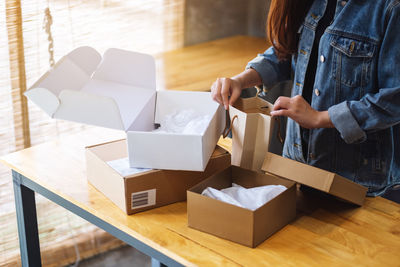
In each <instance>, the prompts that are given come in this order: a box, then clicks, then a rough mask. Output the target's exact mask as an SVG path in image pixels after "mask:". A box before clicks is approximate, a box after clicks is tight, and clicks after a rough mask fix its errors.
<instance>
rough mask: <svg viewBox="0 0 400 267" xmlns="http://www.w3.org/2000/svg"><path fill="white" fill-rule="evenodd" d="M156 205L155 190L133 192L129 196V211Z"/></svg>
mask: <svg viewBox="0 0 400 267" xmlns="http://www.w3.org/2000/svg"><path fill="white" fill-rule="evenodd" d="M155 204H156V189H150V190H146V191H140V192H134V193H132V195H131V209H132V210H133V209H138V208H144V207H148V206H153V205H155Z"/></svg>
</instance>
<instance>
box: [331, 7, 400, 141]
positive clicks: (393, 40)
mask: <svg viewBox="0 0 400 267" xmlns="http://www.w3.org/2000/svg"><path fill="white" fill-rule="evenodd" d="M399 25H400V4H399V2H396V5H393V6H392V9H390V10H388V16H387V28H386V31H385V35H384V37H383V39H382V43H381V47H380V50H379V54H378V67H377V70H378V73H377V75H378V81H379V82H378V86H379V90H378V92H377V93H375V94H366V95H364V96H363V97H362V98H361V99H360V100H359V101H345V102H342V103H339V104H337V105H334V106H332V107H330V108H329V109H328V113H329V116H330V119H331V121H332V123H333V124H334V125H335V127H336V129H337V130H338V131H339V132H340V134H341V136H342V138H343V139H344V141H345V142H346V143H349V144H351V143H360V142H363V141H365V140H366V139H367V133H369V132H374V131H378V130H382V129H385V128H388V127H391V126H393V125H395V124H397V123H399V122H400V50H399V48H398V46H399V44H400V34H399V30H398V26H399Z"/></svg>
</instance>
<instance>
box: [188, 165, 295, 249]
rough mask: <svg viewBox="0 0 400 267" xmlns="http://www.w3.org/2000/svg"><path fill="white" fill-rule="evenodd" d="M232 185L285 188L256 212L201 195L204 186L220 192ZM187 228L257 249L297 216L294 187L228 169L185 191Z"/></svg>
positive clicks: (272, 177) (273, 178) (257, 174)
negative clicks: (281, 186)
mask: <svg viewBox="0 0 400 267" xmlns="http://www.w3.org/2000/svg"><path fill="white" fill-rule="evenodd" d="M232 183H236V184H239V185H241V186H243V187H246V188H250V187H257V186H263V185H284V186H286V187H287V189H286V190H285V191H283V192H282V193H281V194H279V195H278V196H276V197H275V198H273V199H272V200H270V201H269V202H267V203H266V204H264V205H263V206H261V207H260V208H258V209H256V210H255V211H252V210H249V209H245V208H241V207H238V206H234V205H231V204H228V203H225V202H222V201H219V200H216V199H213V198H210V197H207V196H203V195H201V193H202V192H203V190H204V189H206V188H207V187H209V186H210V187H213V188H215V189H218V190H221V189H223V188H227V187H231V186H232ZM187 213H188V225H189V227H192V228H194V229H197V230H200V231H203V232H206V233H210V234H213V235H216V236H218V237H222V238H225V239H228V240H231V241H233V242H236V243H239V244H242V245H245V246H248V247H256V246H257V245H259V244H260V243H262V242H263V241H264V240H265V239H267V238H268V237H270V236H271V235H272V234H274V233H275V232H277V231H278V230H279V229H281V228H283V227H284V226H285V225H287V224H288V223H289V222H290V221H292V220H294V218H295V216H296V184H295V183H294V182H292V181H289V180H287V179H282V178H279V177H277V176H275V175H270V174H262V173H260V172H255V171H251V170H247V169H244V168H240V167H237V166H230V167H228V168H226V169H225V170H223V171H221V172H219V173H217V174H214V175H213V176H211V177H210V178H208V179H206V180H204V181H202V182H200V183H199V184H197V185H196V186H194V187H192V188H191V189H189V190H188V191H187Z"/></svg>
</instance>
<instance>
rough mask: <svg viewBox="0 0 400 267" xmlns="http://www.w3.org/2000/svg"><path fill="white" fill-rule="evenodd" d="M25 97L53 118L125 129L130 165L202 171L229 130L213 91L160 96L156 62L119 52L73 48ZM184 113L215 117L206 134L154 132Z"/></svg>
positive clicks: (172, 92)
mask: <svg viewBox="0 0 400 267" xmlns="http://www.w3.org/2000/svg"><path fill="white" fill-rule="evenodd" d="M25 95H26V96H27V97H28V98H29V99H30V100H31V101H32V102H34V103H35V104H36V105H38V106H39V107H40V108H42V109H43V110H44V111H45V112H46V113H47V114H48V115H49V116H51V117H52V118H57V119H63V120H70V121H75V122H80V123H86V124H90V125H96V126H102V127H107V128H113V129H119V130H124V131H126V132H127V139H128V152H129V163H130V165H131V167H142V168H153V169H172V170H195V171H203V170H204V169H205V167H206V166H207V162H208V160H209V158H210V156H211V154H212V153H213V150H214V148H215V145H216V144H217V142H218V139H219V137H220V135H221V133H222V131H223V129H224V126H225V114H224V111H223V107H222V106H220V105H219V104H218V103H216V102H214V101H212V99H211V96H210V93H209V92H182V91H158V92H157V91H156V68H155V60H154V58H153V57H152V56H150V55H146V54H141V53H135V52H130V51H125V50H120V49H115V48H111V49H108V50H107V51H106V52H105V53H104V56H103V57H101V55H100V54H99V53H98V52H97V51H96V50H95V49H93V48H91V47H79V48H77V49H75V50H73V51H72V52H70V53H69V54H67V55H66V56H64V57H63V58H61V59H60V61H58V62H57V64H56V65H55V66H54V67H53V68H52V69H51V70H49V71H48V72H47V73H45V74H44V75H43V76H42V77H41V78H40V79H39V80H38V81H37V82H36V83H35V84H34V85H33V86H32V87H31V89H29V90H28V91H27V92H25ZM182 109H194V110H195V111H196V112H198V114H199V115H209V116H210V118H211V121H210V124H209V125H208V127H207V129H206V130H205V132H204V133H201V134H198V135H194V134H192V135H183V134H170V133H162V132H151V131H152V130H154V129H155V124H159V123H160V122H161V121H162V120H163V118H164V117H165V116H166V115H168V114H170V113H173V112H174V111H176V110H182ZM189 152H190V153H189Z"/></svg>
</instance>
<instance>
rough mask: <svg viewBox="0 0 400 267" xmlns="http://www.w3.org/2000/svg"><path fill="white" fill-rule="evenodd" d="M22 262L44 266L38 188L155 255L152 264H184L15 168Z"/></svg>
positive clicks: (136, 246) (55, 201)
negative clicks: (37, 198) (41, 248)
mask: <svg viewBox="0 0 400 267" xmlns="http://www.w3.org/2000/svg"><path fill="white" fill-rule="evenodd" d="M12 177H13V184H14V197H15V207H16V212H17V223H18V236H19V244H20V251H21V263H22V266H41V265H42V263H41V257H40V242H39V232H38V223H37V213H36V202H35V192H36V193H39V194H41V195H42V196H44V197H46V198H47V199H49V200H51V201H53V202H54V203H56V204H58V205H60V206H61V207H64V208H65V209H67V210H69V211H71V212H72V213H74V214H76V215H78V216H79V217H81V218H83V219H85V220H87V221H88V222H90V223H92V224H94V225H96V226H97V227H99V228H101V229H103V230H104V231H106V232H108V233H110V234H111V235H113V236H115V237H116V238H118V239H120V240H122V241H123V242H125V243H127V244H129V245H130V246H132V247H134V248H136V249H137V250H139V251H141V252H142V253H144V254H146V255H148V256H150V257H151V264H152V267H155V266H157V267H158V266H160V267H161V266H183V265H182V264H180V263H179V262H177V261H175V260H174V259H172V258H170V257H168V256H167V255H164V254H163V253H161V252H160V251H158V250H156V249H154V248H152V247H151V246H149V245H147V244H145V243H143V242H142V241H140V240H138V239H136V238H134V237H132V236H130V235H129V234H127V233H125V232H123V231H122V230H120V229H118V228H116V227H115V226H113V225H111V224H109V223H108V222H106V221H104V220H102V219H100V218H99V217H96V216H95V215H93V214H91V213H90V212H88V211H86V210H84V209H82V208H81V207H78V206H77V205H75V204H73V203H71V202H70V201H68V200H66V199H64V198H63V197H61V196H59V195H57V194H55V193H53V192H51V191H49V190H48V189H46V188H44V187H43V186H41V185H39V184H37V183H35V182H34V181H32V180H30V179H29V178H27V177H25V176H23V175H22V174H20V173H18V172H17V171H15V170H12Z"/></svg>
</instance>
